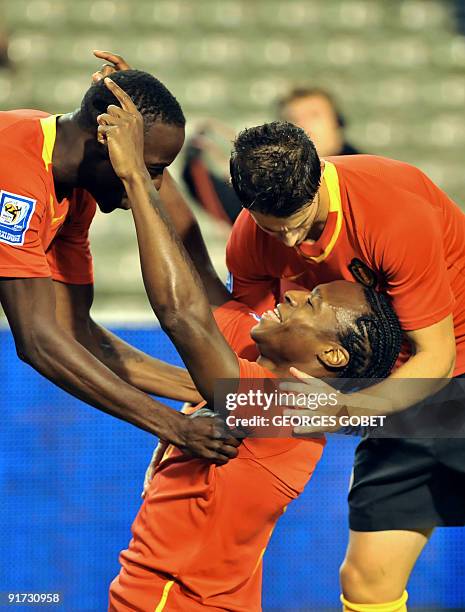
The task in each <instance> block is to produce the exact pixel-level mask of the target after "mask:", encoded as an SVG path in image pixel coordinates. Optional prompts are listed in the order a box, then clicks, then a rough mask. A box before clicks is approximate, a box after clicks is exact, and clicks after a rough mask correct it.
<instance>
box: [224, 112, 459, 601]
mask: <svg viewBox="0 0 465 612" xmlns="http://www.w3.org/2000/svg"><path fill="white" fill-rule="evenodd" d="M308 140H309V139H308V137H307V136H306V134H305V133H304V132H303V131H302V130H299V129H298V128H296V127H295V126H291V125H290V124H288V123H279V122H275V123H269V124H264V125H260V126H256V127H253V128H249V129H247V130H245V131H243V132H241V133H240V134H239V135H238V137H237V138H236V141H235V143H234V150H233V152H232V155H231V178H232V184H233V186H234V188H235V189H236V192H237V194H238V196H239V198H241V200H242V203H243V207H244V209H245V210H243V211H242V213H241V214H240V215H239V217H238V219H237V221H236V223H235V226H234V227H233V231H232V234H231V237H230V240H229V244H228V248H227V263H228V268H229V270H230V273H231V275H230V286H231V287H232V290H233V295H234V297H235V298H236V299H238V300H241V301H243V302H245V303H246V304H248V305H249V306H250V307H251V308H256V309H258V310H261V309H268V308H273V306H274V304H275V302H276V300H277V299H278V298H279V295H280V292H281V290H282V285H283V284H286V285H287V286H289V284H290V283H291V284H292V283H297V284H298V285H299V286H301V287H306V288H312V287H314V286H315V285H317V284H319V283H321V282H328V281H334V280H336V279H346V280H349V279H351V278H352V277H353V276H355V277H356V278H358V280H361V281H363V282H365V281H366V282H365V284H366V285H367V286H370V287H374V286H377V287H379V288H380V289H382V290H383V291H384V292H386V294H387V295H388V296H389V297H390V299H391V300H392V305H393V308H394V310H395V313H396V315H397V317H398V319H399V320H400V323H401V326H402V329H403V331H404V332H405V335H406V336H407V339H408V341H409V346H410V350H409V351H408V352H406V353H405V354H404V355H403V357H402V359H401V360H400V361H399V364H398V366H399V367H398V368H397V369H396V370H395V371H394V372H393V374H392V375H391V376H390V377H389V379H388V380H386V381H382V382H380V383H379V384H377V385H375V386H374V387H371V389H370V396H371V397H372V398H373V400H376V399H380V400H383V406H384V408H383V414H388V415H390V414H394V413H396V412H401V411H403V410H406V409H408V408H409V407H410V406H416V405H417V403H419V402H422V401H423V400H425V399H426V398H428V397H429V396H431V395H433V394H436V392H438V391H440V390H441V389H442V388H444V387H445V386H446V385H447V382H448V380H449V378H451V377H453V376H460V375H462V374H464V373H465V276H464V275H463V274H460V273H458V270H463V269H464V268H465V215H464V214H463V213H462V211H461V210H460V209H459V207H458V206H457V205H456V204H455V203H454V202H453V201H452V200H451V199H450V198H449V197H448V196H447V195H446V194H445V193H444V192H443V191H441V190H440V189H439V188H438V187H437V186H436V185H435V184H434V183H433V182H432V181H431V180H430V179H429V178H428V177H427V176H425V175H424V174H423V173H422V172H421V171H420V170H418V169H417V168H414V167H413V166H410V165H408V164H405V163H402V162H398V161H395V160H391V159H386V158H382V157H375V156H369V155H348V156H341V157H330V158H326V159H319V157H318V155H317V154H316V151H315V149H314V147H312V146H311V145H309V142H308ZM279 156H281V159H279ZM268 157H269V158H270V159H271V160H272V163H269V162H268V161H267V158H268ZM309 185H313V186H314V187H315V189H314V192H311V190H310V189H309ZM370 295H371V298H370V299H372V301H371V304H372V306H373V307H374V308H378V309H382V307H383V302H382V298H379V299H378V297H376V294H375V293H372V294H370ZM383 322H384V323H383V324H377V325H372V324H371V323H370V322H369V320H367V319H366V318H364V319H361V320H360V321H359V323H358V326H357V327H358V331H357V332H355V331H354V332H353V333H351V334H349V336H348V337H347V339H346V341H347V344H346V345H345V346H346V348H348V349H350V348H351V349H354V348H357V347H358V348H360V347H362V346H363V340H364V335H365V333H368V330H370V331H371V333H374V334H377V337H378V339H379V340H380V343H379V344H378V345H377V346H378V347H379V351H380V352H379V354H378V357H377V358H378V359H380V360H383V359H384V356H383V355H384V349H383V339H387V338H389V337H390V333H391V331H392V320H391V319H390V318H389V317H387V318H383ZM356 354H357V355H358V357H357V358H356V360H352V363H350V362H349V364H348V365H347V370H346V375H347V374H349V375H352V374H353V373H356V372H357V371H359V370H360V368H362V367H363V365H364V364H363V357H360V355H361V354H362V353H361V352H360V351H356ZM292 372H293V374H294V375H296V376H298V377H302V378H303V379H304V380H303V382H302V383H295V384H294V386H293V387H292V388H293V390H295V391H297V392H303V391H304V390H305V386H306V384H309V385H311V392H312V393H313V392H314V391H315V385H316V383H315V381H314V380H313V379H308V378H304V375H303V374H302V373H300V374H299V372H298V371H297V370H292ZM396 378H405V379H422V385H418V384H416V385H413V384H411V385H409V387H408V392H406V393H392V392H391V389H392V386H391V384H392V381H393V380H394V379H396ZM304 383H305V384H304ZM291 386H292V385H291ZM307 388H308V387H307ZM405 388H406V387H405V386H404V389H405ZM319 390H320V391H322V392H323V391H324V390H325V387H324V385H321V384H320V385H319ZM350 400H351V402H352V404H351V407H350V408H349V413H350V411H351V410H352V411H353V414H356V413H357V411H358V410H360V408H361V406H362V404H363V391H360V392H356V393H353V394H351V396H350ZM347 401H348V402H349V398H348V399H347ZM357 402H359V405H357ZM371 403H372V409H375V405H373V401H372V402H371ZM386 406H387V408H386ZM313 414H314V413H313ZM306 431H307V432H308V433H311V431H313V430H312V429H311V428H308V429H307V430H306ZM302 433H303V432H302V429H301V428H300V429H299V434H302ZM412 475H414V476H412ZM451 488H453V489H454V491H462V492H463V491H465V440H461V439H454V440H443V439H441V440H440V439H435V440H420V439H407V438H406V439H403V440H401V441H400V440H393V439H382V440H381V439H378V440H375V439H371V438H368V439H367V440H363V442H362V443H361V445H360V446H359V448H358V449H357V452H356V457H355V472H354V479H353V486H352V489H351V493H350V496H349V504H350V527H351V535H350V545H349V549H348V553H347V557H346V560H345V562H344V564H343V566H342V569H341V582H342V587H343V593H344V598H343V602H344V609H345V610H348V611H352V610H357V611H362V612H364V611H368V610H377V609H378V608H377V607H376V606H377V605H378V604H382V605H383V608H382V609H383V611H384V612H398V611H399V612H401V611H403V610H406V603H405V602H406V594H404V590H405V587H406V584H407V581H408V578H409V575H410V572H411V570H412V568H413V566H414V564H415V562H416V560H417V558H418V555H419V554H420V553H421V551H422V549H423V547H424V546H425V544H426V543H427V541H428V538H429V536H430V534H431V531H432V529H433V528H434V527H435V526H441V525H444V526H449V525H450V526H452V525H465V493H460V494H456V495H454V496H451V495H450V494H449V491H450V489H451ZM353 602H357V603H353Z"/></svg>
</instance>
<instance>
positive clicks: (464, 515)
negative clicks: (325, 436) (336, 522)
mask: <svg viewBox="0 0 465 612" xmlns="http://www.w3.org/2000/svg"><path fill="white" fill-rule="evenodd" d="M459 408H460V412H461V411H462V409H463V411H464V414H465V405H463V406H460V407H459ZM349 524H350V528H351V529H352V530H354V531H384V530H392V529H429V528H431V527H440V526H443V527H458V526H464V525H465V437H456V438H375V437H369V436H368V437H366V438H364V439H363V440H362V441H361V442H360V444H359V445H358V447H357V450H356V452H355V461H354V471H353V476H352V484H351V488H350V491H349Z"/></svg>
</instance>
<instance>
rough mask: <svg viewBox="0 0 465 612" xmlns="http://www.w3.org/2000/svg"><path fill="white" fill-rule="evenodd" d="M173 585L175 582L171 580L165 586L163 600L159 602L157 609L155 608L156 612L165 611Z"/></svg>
mask: <svg viewBox="0 0 465 612" xmlns="http://www.w3.org/2000/svg"><path fill="white" fill-rule="evenodd" d="M173 584H174V580H170V581H169V582H167V583H166V584H165V586H164V588H163V593H162V596H161V599H160V601H159V602H158V605H157V607H156V608H155V612H163V610H164V609H165V606H166V602H167V601H168V595H169V592H170V590H171V587H172V586H173Z"/></svg>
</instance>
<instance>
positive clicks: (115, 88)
mask: <svg viewBox="0 0 465 612" xmlns="http://www.w3.org/2000/svg"><path fill="white" fill-rule="evenodd" d="M103 82H104V83H105V85H106V86H107V87H108V89H109V90H110V91H111V93H112V94H113V95H114V96H115V98H117V99H118V101H119V102H120V103H121V107H122V108H123V109H124V110H126V111H128V113H132V114H134V113H137V112H138V111H137V107H136V105H135V104H134V102H133V101H132V100H131V97H130V96H129V95H128V94H127V93H126V92H125V91H124V89H121V87H120V86H119V85H117V84H116V83H115V82H114V81H113V80H112V79H110V78H109V77H105V79H104V80H103Z"/></svg>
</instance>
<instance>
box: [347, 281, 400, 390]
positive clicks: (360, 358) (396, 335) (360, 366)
mask: <svg viewBox="0 0 465 612" xmlns="http://www.w3.org/2000/svg"><path fill="white" fill-rule="evenodd" d="M364 295H365V298H366V301H367V304H369V307H370V314H364V315H362V316H361V317H359V318H358V319H357V320H356V321H355V322H354V324H353V325H352V326H349V327H348V328H346V330H345V332H343V333H340V334H339V338H340V341H341V344H342V346H343V347H344V348H346V349H347V351H348V352H349V354H350V355H352V356H353V357H352V359H350V361H349V363H348V364H347V365H346V367H345V368H344V369H343V370H342V371H341V372H340V377H341V378H366V379H372V378H376V377H377V376H379V372H383V375H382V376H381V378H384V376H387V375H388V373H389V372H390V371H391V370H392V368H393V367H394V364H395V362H396V360H397V358H398V356H399V347H400V344H401V342H402V330H401V328H400V325H399V321H398V319H397V317H396V314H395V312H394V311H393V309H392V305H391V302H390V300H389V298H388V297H387V296H386V295H384V294H382V293H378V292H377V291H375V290H374V289H373V288H371V287H365V288H364Z"/></svg>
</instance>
